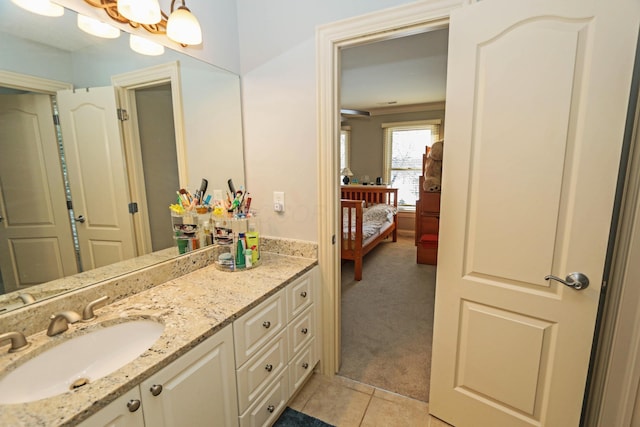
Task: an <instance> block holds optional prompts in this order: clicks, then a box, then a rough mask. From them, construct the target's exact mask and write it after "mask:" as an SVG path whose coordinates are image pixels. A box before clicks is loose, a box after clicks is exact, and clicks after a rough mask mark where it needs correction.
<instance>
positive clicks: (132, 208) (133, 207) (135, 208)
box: [129, 202, 138, 215]
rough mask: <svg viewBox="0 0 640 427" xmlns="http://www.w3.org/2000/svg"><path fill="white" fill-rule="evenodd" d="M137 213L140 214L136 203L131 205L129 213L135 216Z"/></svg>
mask: <svg viewBox="0 0 640 427" xmlns="http://www.w3.org/2000/svg"><path fill="white" fill-rule="evenodd" d="M136 212H138V204H137V203H136V202H131V203H129V213H130V214H132V215H133V214H134V213H136Z"/></svg>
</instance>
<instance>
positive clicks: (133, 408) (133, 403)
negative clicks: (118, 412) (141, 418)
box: [127, 399, 140, 412]
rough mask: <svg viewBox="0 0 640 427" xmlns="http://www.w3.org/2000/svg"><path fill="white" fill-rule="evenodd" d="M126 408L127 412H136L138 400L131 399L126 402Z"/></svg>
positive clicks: (138, 405)
mask: <svg viewBox="0 0 640 427" xmlns="http://www.w3.org/2000/svg"><path fill="white" fill-rule="evenodd" d="M127 408H128V409H129V412H136V411H137V410H138V409H140V401H139V400H138V399H131V400H130V401H128V402H127Z"/></svg>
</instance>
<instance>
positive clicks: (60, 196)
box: [0, 94, 78, 292]
mask: <svg viewBox="0 0 640 427" xmlns="http://www.w3.org/2000/svg"><path fill="white" fill-rule="evenodd" d="M0 271H2V279H3V281H4V287H5V291H6V292H11V291H16V290H20V289H24V288H26V287H28V286H32V285H36V284H39V283H43V282H48V281H50V280H54V279H57V278H60V277H63V276H69V275H71V274H75V273H77V272H78V270H77V264H76V257H75V250H74V247H73V239H72V237H71V224H70V221H69V214H68V210H67V198H66V195H65V192H64V185H63V181H62V167H61V165H60V155H59V153H58V140H57V138H56V132H55V129H54V125H53V114H52V112H51V97H50V96H49V95H41V94H19V95H17V94H16V95H2V96H0Z"/></svg>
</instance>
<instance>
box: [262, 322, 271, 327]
mask: <svg viewBox="0 0 640 427" xmlns="http://www.w3.org/2000/svg"><path fill="white" fill-rule="evenodd" d="M262 326H264V327H265V328H266V329H269V328H270V327H271V322H269V321H268V320H265V321H264V322H262Z"/></svg>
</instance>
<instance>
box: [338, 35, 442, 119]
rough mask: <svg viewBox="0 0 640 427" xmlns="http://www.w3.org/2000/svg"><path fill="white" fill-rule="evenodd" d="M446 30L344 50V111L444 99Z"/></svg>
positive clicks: (366, 109)
mask: <svg viewBox="0 0 640 427" xmlns="http://www.w3.org/2000/svg"><path fill="white" fill-rule="evenodd" d="M448 34H449V31H448V29H442V30H437V31H431V32H427V33H421V34H416V35H412V36H407V37H401V38H395V39H391V40H385V41H381V42H376V43H369V44H365V45H361V46H356V47H351V48H347V49H344V50H343V51H342V52H341V69H342V73H341V88H340V98H341V107H342V108H349V109H356V110H365V111H370V110H373V109H376V108H384V107H389V106H394V105H396V106H406V105H414V104H423V103H431V102H442V101H444V100H445V87H446V76H447V50H448V49H447V48H448V41H449V37H448Z"/></svg>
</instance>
